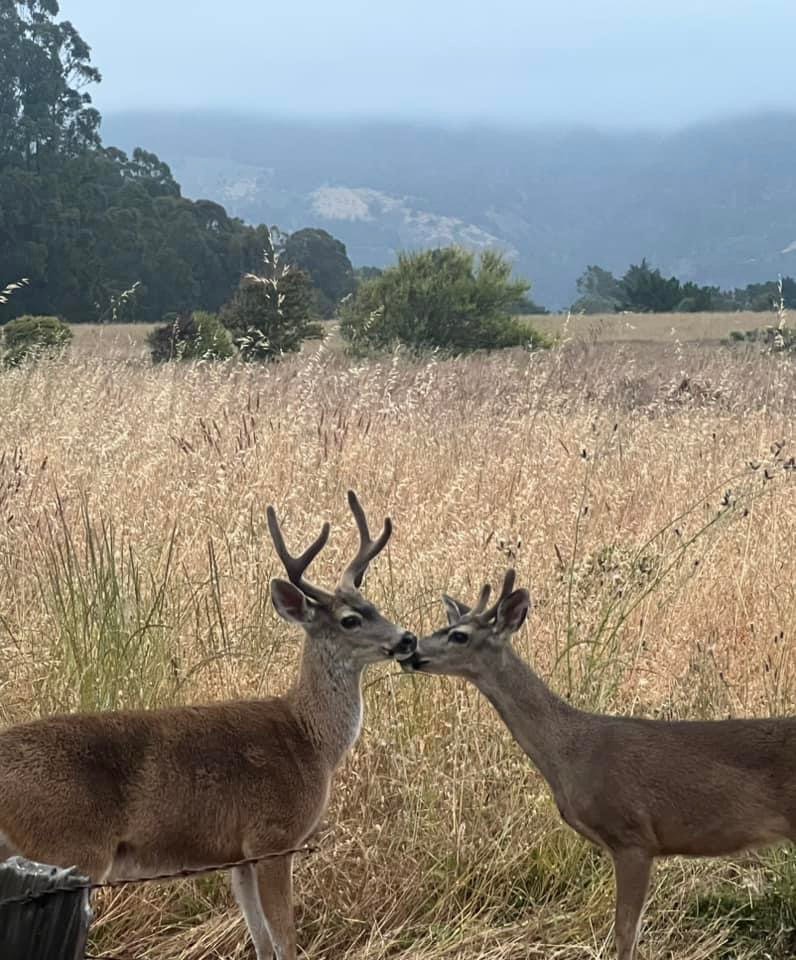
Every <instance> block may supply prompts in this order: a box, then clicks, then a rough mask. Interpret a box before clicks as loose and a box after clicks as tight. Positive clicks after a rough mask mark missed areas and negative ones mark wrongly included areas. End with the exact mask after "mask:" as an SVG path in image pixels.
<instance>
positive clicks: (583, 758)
mask: <svg viewBox="0 0 796 960" xmlns="http://www.w3.org/2000/svg"><path fill="white" fill-rule="evenodd" d="M514 583H515V572H514V570H511V569H510V570H508V571H507V573H506V575H505V578H504V581H503V587H502V590H501V592H500V595H499V596H498V598H497V600H496V602H495V603H494V604H493V605H492V606H489V607H488V606H487V604H488V603H489V599H490V595H491V587H490V585H489V584H485V585H484V587H483V588H482V590H481V592H480V595H479V597H478V601H477V603H476V604H475V606H473V607H469V606H467V605H466V604H464V603H461V602H459V601H457V600H454V599H452V598H451V597H449V596H443V598H442V599H443V603H444V604H445V608H446V611H447V621H448V625H447V626H446V627H443V628H441V629H439V630H437V631H435V632H434V633H432V634H430V635H429V636H424V637H421V638H420V639H419V640H418V642H417V647H416V649H415V652H414V653H413V654H412V656H411V657H409V658H407V659H406V660H404V661H402V662H401V668H402V669H403V670H405V671H409V672H412V673H429V674H447V675H450V676H454V677H461V678H464V679H465V680H467V681H469V682H471V683H473V684H475V686H476V687H477V688H478V690H480V692H481V693H482V694H483V695H484V696H485V697H486V698H487V700H488V701H489V702H490V703H491V704H492V706H493V707H494V708H495V710H496V711H497V713H498V715H499V716H500V717H501V719H502V720H503V722H504V723H505V724H506V726H507V727H508V729H509V731H510V733H511V734H512V736H513V737H514V739H515V740H516V741H517V743H518V744H519V746H520V747H521V748H522V749H523V750H524V751H525V753H526V754H527V755H528V757H529V758H530V760H531V761H532V762H533V764H534V765H535V766H536V768H537V770H538V771H539V773H540V774H541V775H542V777H543V779H544V780H545V781H546V783H547V785H548V787H549V789H550V791H551V792H552V795H553V799H554V800H555V803H556V805H557V807H558V811H559V813H560V815H561V817H562V819H563V820H564V821H565V822H566V823H567V824H568V825H569V826H570V827H571V828H572V829H573V830H575V831H577V832H578V833H579V834H580V835H581V836H583V837H585V838H586V839H587V840H589V841H591V842H592V843H593V844H595V845H597V846H598V847H600V848H602V849H603V850H604V851H606V852H607V853H608V854H609V855H610V857H611V859H612V861H613V870H614V881H615V892H616V901H615V916H614V939H615V946H616V953H617V956H618V960H634V958H635V957H636V950H637V943H638V939H639V933H640V927H641V918H642V914H643V911H644V906H645V903H646V900H647V895H648V890H649V883H650V876H651V872H652V867H653V863H654V861H655V860H656V859H657V858H660V857H670V856H677V855H681V856H687V857H719V856H729V855H732V854H736V853H740V852H742V851H745V850H749V849H755V848H760V847H764V846H769V845H771V844H773V843H776V842H788V841H790V842H794V841H796V717H793V716H791V717H772V718H769V719H728V720H709V721H695V720H690V721H689V720H682V721H667V720H660V719H647V718H642V717H630V716H612V715H608V714H598V713H590V712H587V711H585V710H580V709H577V708H576V707H575V706H573V705H572V704H570V703H569V702H568V701H567V700H565V699H563V698H562V697H560V696H558V695H557V694H556V693H555V692H553V690H551V689H550V687H549V686H548V685H547V684H546V683H545V682H544V681H543V680H542V679H541V678H540V677H539V675H538V674H537V673H536V672H535V671H534V670H533V669H532V668H531V666H530V665H529V664H528V663H526V662H525V660H523V659H522V658H521V657H520V656H519V655H518V654H517V653H516V651H515V650H514V649H513V647H512V645H511V642H510V638H511V636H512V635H513V634H514V633H516V632H517V631H518V630H519V629H520V627H521V626H522V625H523V623H524V622H525V620H526V617H527V616H528V612H529V609H530V605H531V602H530V596H529V593H528V591H527V590H525V589H517V590H515V589H514Z"/></svg>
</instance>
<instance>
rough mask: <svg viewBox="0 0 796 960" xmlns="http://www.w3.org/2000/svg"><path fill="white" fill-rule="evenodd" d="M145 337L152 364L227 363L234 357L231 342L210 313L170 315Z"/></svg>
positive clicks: (224, 330) (216, 318) (222, 326)
mask: <svg viewBox="0 0 796 960" xmlns="http://www.w3.org/2000/svg"><path fill="white" fill-rule="evenodd" d="M164 319H165V320H166V321H167V322H166V324H165V325H164V326H162V327H155V329H154V330H153V331H152V332H151V333H150V334H149V336H148V337H147V343H148V345H149V351H150V354H151V356H152V361H153V363H166V362H168V361H169V360H227V359H229V357H231V356H233V354H234V353H235V348H234V346H233V345H232V338H231V337H230V335H229V332H228V331H227V330H226V328H225V327H224V325H223V324H222V323H221V321H220V320H219V319H218V317H217V316H216V315H215V314H214V313H205V312H204V311H202V310H197V311H195V312H194V313H181V314H172V315H169V316H167V317H165V318H164Z"/></svg>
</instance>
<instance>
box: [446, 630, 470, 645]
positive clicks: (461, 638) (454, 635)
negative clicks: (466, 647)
mask: <svg viewBox="0 0 796 960" xmlns="http://www.w3.org/2000/svg"><path fill="white" fill-rule="evenodd" d="M469 639H470V634H469V633H464V632H463V631H462V630H451V632H450V633H449V634H448V642H449V643H467V642H468V641H469Z"/></svg>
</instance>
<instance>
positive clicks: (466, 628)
mask: <svg viewBox="0 0 796 960" xmlns="http://www.w3.org/2000/svg"><path fill="white" fill-rule="evenodd" d="M514 577H515V574H514V571H513V570H508V571H506V576H505V578H504V580H503V588H502V590H501V591H500V596H499V597H498V599H497V600H496V602H495V603H494V604H492V606H491V607H487V603H488V602H489V597H490V594H491V592H492V588H491V587H490V585H489V584H488V583H487V584H484V586H483V587H482V589H481V594H480V596H479V598H478V602H477V603H476V605H475V606H474V607H468V606H467V605H466V604H464V603H461V602H460V601H458V600H454V599H453V598H452V597H448V596H443V598H442V600H443V603H444V604H445V608H446V610H447V613H448V626H447V627H443V628H442V629H440V630H436V631H435V632H434V633H432V634H431V635H430V636H427V637H423V638H422V639H420V640H418V641H417V647H416V649H415V652H414V653H413V654H412V656H410V657H408V658H407V659H405V660H403V661H402V663H401V667H402V668H403V669H404V670H408V671H416V672H422V673H441V674H449V675H451V676H458V677H465V678H467V679H468V680H473V679H475V677H477V676H478V675H479V674H480V672H481V668H482V667H483V666H487V664H488V661H490V660H494V658H495V657H496V656H499V655H500V652H501V651H502V650H503V649H504V647H505V645H506V644H507V643H508V641H509V638H510V637H511V635H512V634H513V633H516V632H517V630H519V629H520V627H521V626H522V624H523V623H524V622H525V618H526V617H527V615H528V610H529V609H530V604H531V599H530V596H529V595H528V591H527V590H523V589H520V590H515V589H514Z"/></svg>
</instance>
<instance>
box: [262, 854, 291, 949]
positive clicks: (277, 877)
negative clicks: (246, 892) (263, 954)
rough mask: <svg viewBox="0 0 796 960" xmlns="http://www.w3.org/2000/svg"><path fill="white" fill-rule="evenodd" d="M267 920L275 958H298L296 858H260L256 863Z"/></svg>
mask: <svg viewBox="0 0 796 960" xmlns="http://www.w3.org/2000/svg"><path fill="white" fill-rule="evenodd" d="M255 872H256V875H257V887H258V889H259V892H260V903H261V904H262V908H263V914H264V915H265V922H266V924H267V926H268V929H269V931H270V933H271V940H272V941H273V944H274V956H275V957H276V960H296V925H295V922H294V920H293V858H292V857H274V858H273V859H271V860H261V861H260V862H259V863H258V864H257V866H256V867H255Z"/></svg>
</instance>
